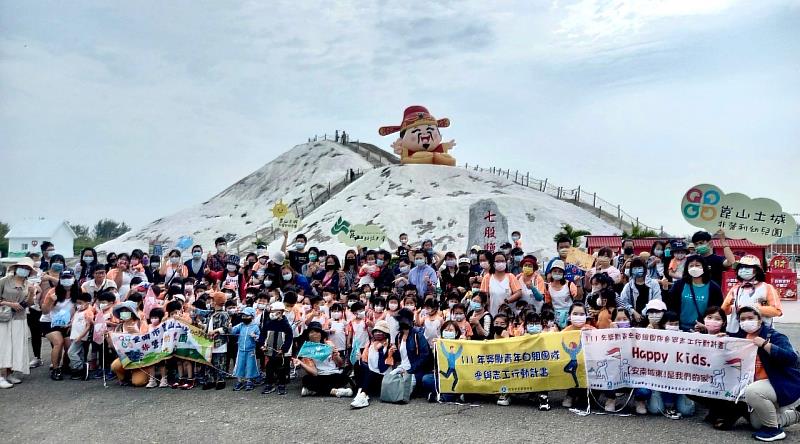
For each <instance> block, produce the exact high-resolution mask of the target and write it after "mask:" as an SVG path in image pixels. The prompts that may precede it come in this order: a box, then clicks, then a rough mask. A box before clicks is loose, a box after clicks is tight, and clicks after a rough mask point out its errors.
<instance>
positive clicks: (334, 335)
mask: <svg viewBox="0 0 800 444" xmlns="http://www.w3.org/2000/svg"><path fill="white" fill-rule="evenodd" d="M330 315H331V318H330V320H329V321H328V328H327V331H328V338H329V340H330V341H331V342H332V343H333V346H334V347H336V350H338V351H339V356H340V357H341V358H342V359H344V360H346V358H347V355H346V353H347V333H346V332H345V328H346V327H347V321H346V320H345V319H344V307H343V306H342V304H333V305H331V306H330Z"/></svg>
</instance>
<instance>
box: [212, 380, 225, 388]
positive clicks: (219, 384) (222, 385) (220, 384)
mask: <svg viewBox="0 0 800 444" xmlns="http://www.w3.org/2000/svg"><path fill="white" fill-rule="evenodd" d="M214 389H215V390H224V389H225V381H224V380H222V381H217V386H216V387H215V388H214Z"/></svg>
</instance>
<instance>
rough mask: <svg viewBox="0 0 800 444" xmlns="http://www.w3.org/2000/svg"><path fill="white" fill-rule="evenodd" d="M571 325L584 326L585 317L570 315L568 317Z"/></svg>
mask: <svg viewBox="0 0 800 444" xmlns="http://www.w3.org/2000/svg"><path fill="white" fill-rule="evenodd" d="M569 320H570V322H571V323H572V325H574V326H576V327H583V326H584V325H585V324H586V315H572V316H570V317H569Z"/></svg>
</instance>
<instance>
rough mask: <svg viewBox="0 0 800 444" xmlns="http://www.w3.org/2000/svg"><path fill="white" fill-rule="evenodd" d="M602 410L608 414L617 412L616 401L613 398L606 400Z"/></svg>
mask: <svg viewBox="0 0 800 444" xmlns="http://www.w3.org/2000/svg"><path fill="white" fill-rule="evenodd" d="M603 410H605V411H606V412H608V413H614V412H616V411H617V400H616V399H614V398H608V399H606V404H605V405H604V406H603Z"/></svg>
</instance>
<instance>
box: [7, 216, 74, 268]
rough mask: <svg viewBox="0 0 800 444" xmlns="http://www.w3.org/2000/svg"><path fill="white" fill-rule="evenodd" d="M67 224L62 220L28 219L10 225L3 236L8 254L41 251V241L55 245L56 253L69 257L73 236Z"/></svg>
mask: <svg viewBox="0 0 800 444" xmlns="http://www.w3.org/2000/svg"><path fill="white" fill-rule="evenodd" d="M76 237H78V236H76V235H75V232H74V231H72V228H70V226H69V224H68V223H67V222H66V221H64V220H55V219H44V218H39V219H29V220H25V221H21V222H19V223H16V224H14V225H12V226H11V230H9V232H8V234H6V236H5V238H6V239H8V256H9V257H21V256H25V254H27V253H29V252H32V251H34V252H37V253H41V251H42V249H41V248H42V242H45V241H49V242H52V243H53V245H55V249H56V253H58V254H60V255H62V256H64V257H65V258H71V257H73V256H74V254H73V251H72V248H73V243H74V241H75V238H76Z"/></svg>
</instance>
